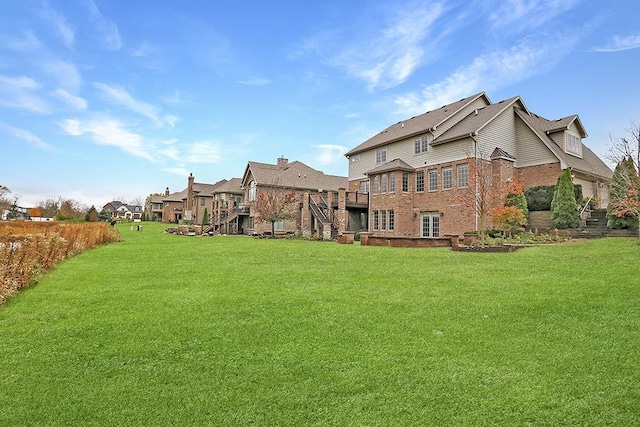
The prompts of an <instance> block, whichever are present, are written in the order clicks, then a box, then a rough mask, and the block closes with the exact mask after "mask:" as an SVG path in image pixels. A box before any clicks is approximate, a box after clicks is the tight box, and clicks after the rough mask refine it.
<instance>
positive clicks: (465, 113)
mask: <svg viewBox="0 0 640 427" xmlns="http://www.w3.org/2000/svg"><path fill="white" fill-rule="evenodd" d="M487 105H489V104H487V103H486V101H485V100H484V98H482V97H481V98H479V99H476V100H475V101H474V102H472V103H471V104H469V105H468V106H467V107H466V108H463V109H462V110H460V111H459V112H457V113H456V114H454V115H453V116H451V117H450V118H449V119H448V120H447V121H446V122H444V123H442V124H441V125H440V126H438V127H437V128H436V130H434V131H433V135H434V137H435V138H437V137H439V136H440V135H442V134H443V133H445V132H446V131H448V130H449V129H451V128H452V127H453V126H454V125H455V124H456V123H458V122H459V121H460V120H462V119H464V118H465V117H467V116H468V115H469V114H471V113H472V112H473V111H474V110H475V109H477V108H482V107H486V106H487Z"/></svg>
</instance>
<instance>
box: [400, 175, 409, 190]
mask: <svg viewBox="0 0 640 427" xmlns="http://www.w3.org/2000/svg"><path fill="white" fill-rule="evenodd" d="M402 191H404V192H405V193H406V192H407V191H409V172H402Z"/></svg>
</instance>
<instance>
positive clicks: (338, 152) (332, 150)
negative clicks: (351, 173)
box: [313, 144, 348, 167]
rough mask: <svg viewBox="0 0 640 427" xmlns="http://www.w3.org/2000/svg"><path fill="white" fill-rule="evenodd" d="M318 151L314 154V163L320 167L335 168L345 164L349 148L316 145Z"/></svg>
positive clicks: (333, 145)
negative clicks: (345, 156) (337, 165)
mask: <svg viewBox="0 0 640 427" xmlns="http://www.w3.org/2000/svg"><path fill="white" fill-rule="evenodd" d="M313 148H315V149H316V152H315V154H314V159H315V161H314V163H315V164H316V165H318V166H321V167H322V166H335V165H336V164H339V163H344V161H345V158H344V153H346V152H347V151H348V149H347V147H344V146H342V145H335V144H320V145H314V146H313Z"/></svg>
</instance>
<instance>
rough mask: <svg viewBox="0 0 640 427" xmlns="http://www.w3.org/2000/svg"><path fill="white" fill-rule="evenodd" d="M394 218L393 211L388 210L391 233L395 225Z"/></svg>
mask: <svg viewBox="0 0 640 427" xmlns="http://www.w3.org/2000/svg"><path fill="white" fill-rule="evenodd" d="M395 222H396V218H395V212H394V211H393V209H391V210H389V224H388V226H389V231H393V230H394V228H395V226H396V224H395Z"/></svg>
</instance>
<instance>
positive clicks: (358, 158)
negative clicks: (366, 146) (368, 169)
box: [350, 154, 360, 163]
mask: <svg viewBox="0 0 640 427" xmlns="http://www.w3.org/2000/svg"><path fill="white" fill-rule="evenodd" d="M350 160H351V163H355V162H357V161H358V160H360V155H359V154H354V155H353V156H351V158H350Z"/></svg>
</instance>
